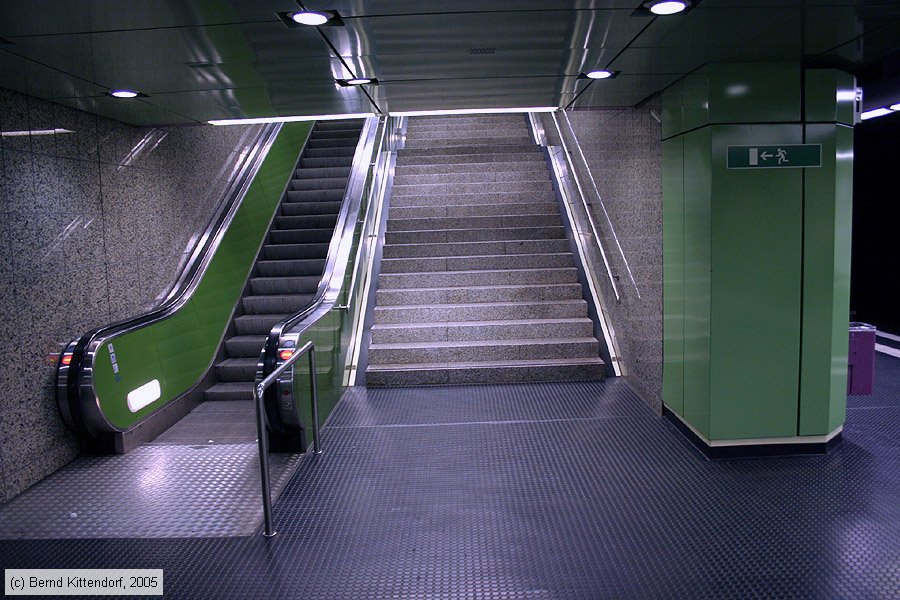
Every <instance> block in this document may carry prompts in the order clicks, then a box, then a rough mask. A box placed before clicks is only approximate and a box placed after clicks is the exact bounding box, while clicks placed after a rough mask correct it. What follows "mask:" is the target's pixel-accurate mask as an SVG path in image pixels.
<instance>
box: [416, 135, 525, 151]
mask: <svg viewBox="0 0 900 600" xmlns="http://www.w3.org/2000/svg"><path fill="white" fill-rule="evenodd" d="M493 145H508V146H512V147H516V146H524V147H528V146H529V145H531V146H533V145H534V140H532V139H531V137H530V136H528V135H527V134H521V133H520V134H519V136H517V137H511V136H498V137H488V136H469V137H464V138H441V139H429V138H420V137H413V136H407V138H406V145H405V146H404V150H409V149H415V148H428V149H436V148H454V147H457V146H459V147H463V148H474V147H479V146H493Z"/></svg>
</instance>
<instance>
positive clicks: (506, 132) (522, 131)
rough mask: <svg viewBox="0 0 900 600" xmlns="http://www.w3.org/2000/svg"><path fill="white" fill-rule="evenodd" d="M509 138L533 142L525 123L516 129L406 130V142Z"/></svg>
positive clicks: (413, 127) (428, 127)
mask: <svg viewBox="0 0 900 600" xmlns="http://www.w3.org/2000/svg"><path fill="white" fill-rule="evenodd" d="M510 138H512V139H515V140H516V142H514V143H519V141H520V140H526V142H525V143H533V140H532V139H531V138H530V137H529V134H528V128H527V127H526V126H525V123H521V124H520V125H519V126H518V127H515V126H503V125H499V124H497V125H492V126H488V127H479V128H478V129H472V128H469V127H453V126H446V125H445V126H434V125H423V124H411V125H410V126H409V127H407V129H406V141H407V142H409V140H411V139H414V140H434V141H435V142H437V143H440V142H444V141H450V140H462V141H472V142H480V141H481V140H483V139H485V140H496V139H501V140H505V139H510Z"/></svg>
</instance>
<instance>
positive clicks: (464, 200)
mask: <svg viewBox="0 0 900 600" xmlns="http://www.w3.org/2000/svg"><path fill="white" fill-rule="evenodd" d="M297 193H300V192H297ZM555 200H556V196H555V195H554V193H553V191H551V190H544V191H527V192H490V193H475V192H473V193H468V194H464V193H461V194H445V193H437V192H435V193H433V194H424V195H417V196H403V195H400V196H391V206H392V207H403V206H445V205H450V204H455V205H460V204H506V203H517V202H554V201H555Z"/></svg>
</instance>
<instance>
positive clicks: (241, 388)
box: [206, 382, 253, 402]
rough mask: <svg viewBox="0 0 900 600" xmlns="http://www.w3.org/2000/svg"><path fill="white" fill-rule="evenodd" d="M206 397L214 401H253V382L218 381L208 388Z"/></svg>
mask: <svg viewBox="0 0 900 600" xmlns="http://www.w3.org/2000/svg"><path fill="white" fill-rule="evenodd" d="M206 399H207V400H212V401H216V400H226V401H231V402H234V401H237V402H242V401H243V402H251V401H253V383H252V382H240V383H236V382H225V383H217V384H216V385H214V386H212V387H211V388H209V389H208V390H206Z"/></svg>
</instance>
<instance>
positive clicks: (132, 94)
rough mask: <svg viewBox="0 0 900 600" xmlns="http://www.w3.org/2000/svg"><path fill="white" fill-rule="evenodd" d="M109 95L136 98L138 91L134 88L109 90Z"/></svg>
mask: <svg viewBox="0 0 900 600" xmlns="http://www.w3.org/2000/svg"><path fill="white" fill-rule="evenodd" d="M109 95H110V96H112V97H113V98H137V97H138V93H137V92H135V91H134V90H113V91H112V92H109Z"/></svg>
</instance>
